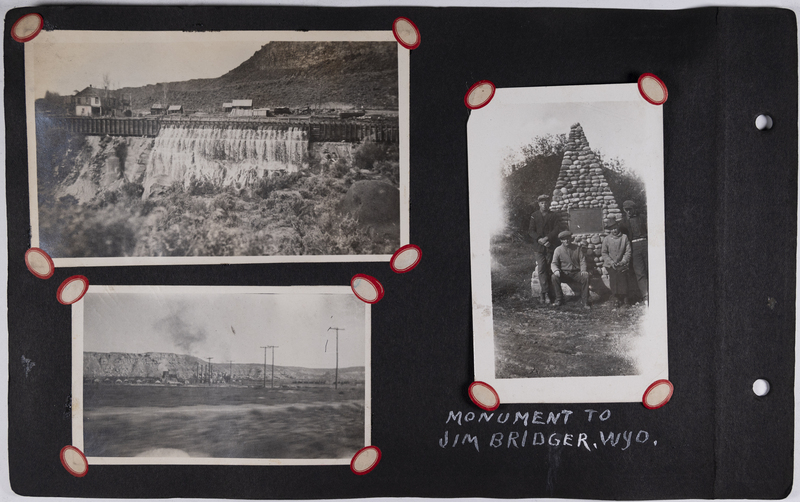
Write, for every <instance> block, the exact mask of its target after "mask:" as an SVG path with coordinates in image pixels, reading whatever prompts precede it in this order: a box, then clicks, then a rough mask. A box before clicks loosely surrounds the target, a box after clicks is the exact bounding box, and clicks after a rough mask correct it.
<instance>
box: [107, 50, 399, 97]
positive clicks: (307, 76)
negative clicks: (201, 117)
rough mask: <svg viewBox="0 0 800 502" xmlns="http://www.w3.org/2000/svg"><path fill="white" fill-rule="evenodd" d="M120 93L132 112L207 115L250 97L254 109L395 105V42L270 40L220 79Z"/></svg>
mask: <svg viewBox="0 0 800 502" xmlns="http://www.w3.org/2000/svg"><path fill="white" fill-rule="evenodd" d="M119 92H120V93H121V94H122V95H124V96H130V97H131V98H132V107H133V108H134V109H135V110H137V109H138V110H141V109H149V106H150V104H152V103H154V102H159V103H163V102H164V101H168V102H169V104H181V105H183V107H184V109H185V110H189V111H204V112H210V113H211V112H219V111H221V109H222V103H223V102H230V101H232V100H234V99H252V100H253V107H254V108H262V107H267V108H272V107H276V106H285V107H291V108H305V107H311V108H314V107H317V106H322V107H328V106H334V105H335V106H338V107H361V106H363V107H365V108H368V109H369V108H372V109H375V108H379V109H397V106H398V103H397V44H396V43H394V42H271V43H269V44H266V45H264V46H263V47H262V48H261V49H260V50H258V51H257V52H256V53H255V54H253V56H252V57H251V58H250V59H248V60H247V61H245V62H243V63H242V64H240V65H239V66H237V67H236V68H234V69H233V70H231V71H229V72H228V73H226V74H225V75H222V76H220V77H219V78H214V79H195V80H189V81H185V82H168V83H158V84H152V85H148V86H144V87H135V88H133V87H126V88H123V89H120V90H119ZM165 95H166V96H167V99H166V100H165V98H164V96H165Z"/></svg>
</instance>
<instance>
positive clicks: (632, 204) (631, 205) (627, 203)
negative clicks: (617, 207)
mask: <svg viewBox="0 0 800 502" xmlns="http://www.w3.org/2000/svg"><path fill="white" fill-rule="evenodd" d="M635 207H636V203H635V202H633V201H632V200H626V201H625V202H623V203H622V209H634V208H635Z"/></svg>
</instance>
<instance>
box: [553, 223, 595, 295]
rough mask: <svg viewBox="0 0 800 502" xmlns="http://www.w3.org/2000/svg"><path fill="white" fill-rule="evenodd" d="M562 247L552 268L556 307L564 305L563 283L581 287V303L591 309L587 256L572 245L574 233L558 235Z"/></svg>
mask: <svg viewBox="0 0 800 502" xmlns="http://www.w3.org/2000/svg"><path fill="white" fill-rule="evenodd" d="M558 238H559V240H560V241H561V245H560V246H558V248H556V251H555V253H554V254H553V262H552V264H551V265H550V267H551V268H552V270H553V287H554V288H555V290H556V299H555V305H564V293H562V292H561V283H562V282H566V283H567V284H570V285H573V286H580V290H581V302H582V304H583V306H584V307H585V308H588V307H589V273H588V272H587V270H586V256H584V254H583V251H582V250H581V247H580V246H578V245H577V244H573V243H572V232H570V231H569V230H564V231H563V232H561V233H560V234H558Z"/></svg>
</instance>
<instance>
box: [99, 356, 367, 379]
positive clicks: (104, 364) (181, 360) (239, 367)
mask: <svg viewBox="0 0 800 502" xmlns="http://www.w3.org/2000/svg"><path fill="white" fill-rule="evenodd" d="M211 366H212V373H213V376H214V377H215V378H217V377H223V376H228V375H229V374H230V372H231V371H232V372H233V377H234V378H237V379H245V380H246V379H250V380H260V379H262V378H263V377H264V373H263V371H264V365H263V364H252V363H245V364H240V363H233V364H226V363H213V364H212V365H211ZM165 371H168V372H169V375H170V378H177V379H178V380H181V381H184V380H193V379H197V378H198V377H205V376H206V375H207V371H208V361H207V360H203V359H200V358H198V357H194V356H188V355H183V354H172V353H165V352H147V353H144V354H131V353H125V352H84V353H83V376H84V378H91V379H98V380H104V379H106V378H110V379H112V380H116V379H127V378H134V379H147V378H150V379H155V378H159V379H160V378H161V377H162V375H163V374H164V372H165ZM267 377H268V378H271V367H270V366H269V365H268V366H267ZM334 379H335V370H334V369H332V368H300V367H295V366H275V380H276V382H279V381H282V383H286V382H287V381H288V382H291V383H317V384H332V383H333V381H334ZM339 382H348V383H364V368H363V367H353V368H339Z"/></svg>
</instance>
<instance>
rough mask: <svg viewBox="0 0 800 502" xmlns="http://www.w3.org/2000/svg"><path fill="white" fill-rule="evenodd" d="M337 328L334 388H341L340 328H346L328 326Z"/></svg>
mask: <svg viewBox="0 0 800 502" xmlns="http://www.w3.org/2000/svg"><path fill="white" fill-rule="evenodd" d="M332 329H334V330H336V380H334V382H333V388H334V389H338V388H339V330H341V331H344V328H328V331H330V330H332Z"/></svg>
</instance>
